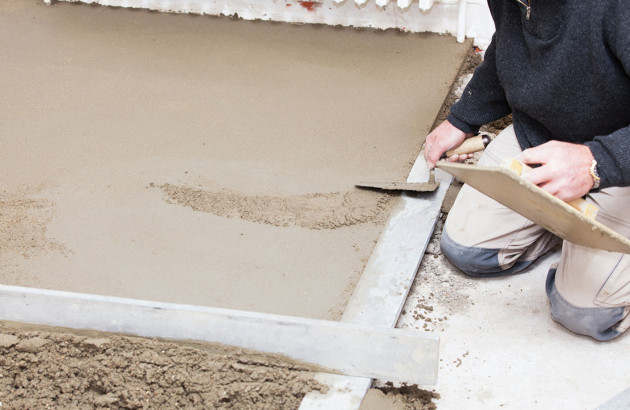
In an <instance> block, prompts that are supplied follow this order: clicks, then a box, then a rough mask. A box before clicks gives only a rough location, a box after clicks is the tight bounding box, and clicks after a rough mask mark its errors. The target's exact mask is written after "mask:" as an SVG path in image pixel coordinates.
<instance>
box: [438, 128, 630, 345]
mask: <svg viewBox="0 0 630 410" xmlns="http://www.w3.org/2000/svg"><path fill="white" fill-rule="evenodd" d="M520 152H521V148H520V146H519V145H518V142H517V141H516V136H515V134H514V130H513V128H512V126H509V127H508V128H507V129H505V130H504V131H503V132H502V133H501V134H500V135H499V136H498V137H497V138H495V139H494V140H493V141H492V143H491V144H490V145H489V146H488V147H487V149H486V151H485V152H484V154H483V155H482V157H481V159H480V161H479V165H486V166H497V165H499V164H500V162H501V160H502V159H503V158H507V157H515V156H517V155H518V154H519V153H520ZM586 199H587V201H589V202H593V203H594V204H595V205H597V207H598V208H599V213H598V216H597V220H598V221H599V222H601V223H602V224H604V225H606V226H608V227H610V228H611V229H613V230H615V231H617V232H618V233H620V234H621V235H623V236H625V237H630V187H613V188H606V189H602V190H601V191H600V192H597V193H591V194H590V195H588V196H587V197H586ZM560 242H562V241H561V240H560V238H557V237H556V236H555V235H553V234H551V233H550V232H548V231H546V230H545V229H543V228H541V227H540V226H538V225H536V224H534V223H532V222H531V221H529V220H527V219H526V218H524V217H522V216H520V215H519V214H517V213H515V212H513V211H511V210H510V209H508V208H506V207H505V206H503V205H501V204H499V203H498V202H496V201H494V200H493V199H490V198H489V197H487V196H485V195H483V194H481V193H480V192H478V191H476V190H475V189H473V188H471V187H469V186H468V185H464V186H463V187H462V190H461V191H460V193H459V195H458V197H457V199H456V201H455V203H454V205H453V207H452V209H451V211H450V213H449V215H448V218H447V221H446V224H445V227H444V232H443V240H442V249H443V251H444V253H445V255H446V256H447V258H448V259H449V260H451V262H453V264H454V265H455V266H456V267H457V268H459V269H460V270H462V271H463V272H465V273H468V274H470V275H472V276H484V277H488V276H499V275H506V274H511V273H517V272H519V271H521V270H523V269H525V268H526V267H527V266H529V264H531V263H532V262H533V261H535V260H536V259H537V258H538V257H540V256H542V255H543V254H544V253H546V252H547V251H548V250H550V249H551V248H553V247H554V246H556V245H557V244H559V243H560ZM547 293H548V296H549V299H550V301H551V304H552V316H553V318H554V319H555V320H556V321H558V322H560V323H561V324H563V325H564V326H565V327H567V328H569V329H570V330H572V331H574V332H576V333H580V334H585V335H589V336H591V337H594V338H596V339H598V340H609V339H612V338H614V337H617V336H618V335H619V334H621V333H623V332H624V331H625V330H626V329H627V328H628V327H629V326H630V315H628V313H629V312H630V255H625V254H620V253H613V252H607V251H601V250H596V249H592V248H587V247H583V246H579V245H575V244H572V243H570V242H567V241H564V243H563V244H562V256H561V259H560V262H559V264H558V265H557V266H554V267H552V269H551V271H550V274H549V277H548V279H547Z"/></svg>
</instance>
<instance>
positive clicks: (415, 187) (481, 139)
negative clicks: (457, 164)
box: [355, 135, 490, 192]
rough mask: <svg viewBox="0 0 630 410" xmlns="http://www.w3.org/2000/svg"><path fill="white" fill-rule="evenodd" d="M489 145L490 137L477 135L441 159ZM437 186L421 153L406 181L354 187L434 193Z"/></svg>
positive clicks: (361, 183)
mask: <svg viewBox="0 0 630 410" xmlns="http://www.w3.org/2000/svg"><path fill="white" fill-rule="evenodd" d="M489 143H490V137H489V136H488V135H477V136H475V137H472V138H468V139H466V140H465V141H464V142H463V143H462V144H461V145H460V146H459V147H457V148H455V149H452V150H450V151H447V152H446V153H445V154H444V155H443V156H442V158H448V157H451V156H453V155H461V154H472V153H473V152H477V151H481V150H483V149H484V148H485V147H486V146H487V145H488V144H489ZM420 181H422V182H420ZM439 185H440V184H439V183H437V182H435V174H434V172H433V170H429V168H427V164H426V161H425V159H424V152H421V153H420V155H418V159H416V162H415V163H414V165H413V168H411V171H410V172H409V178H407V181H405V182H389V181H386V182H359V183H358V184H356V185H355V186H356V187H357V188H370V189H382V190H385V191H413V192H432V191H435V190H436V189H437V187H438V186H439Z"/></svg>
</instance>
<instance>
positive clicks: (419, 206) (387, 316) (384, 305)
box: [300, 153, 453, 410]
mask: <svg viewBox="0 0 630 410" xmlns="http://www.w3.org/2000/svg"><path fill="white" fill-rule="evenodd" d="M428 176H429V172H428V169H427V167H426V163H425V161H424V158H423V154H422V153H421V154H420V155H419V156H418V159H417V160H416V162H415V163H414V166H413V168H412V169H411V172H410V173H409V177H408V178H407V182H425V181H427V179H428ZM436 180H437V181H438V182H439V183H440V186H439V187H438V189H437V190H435V191H434V192H431V193H422V194H413V195H408V194H402V195H401V197H400V200H399V203H398V204H397V206H396V208H395V209H394V211H393V212H392V215H391V216H390V218H389V220H388V222H387V225H386V226H385V229H384V230H383V232H382V233H381V236H380V237H379V240H378V242H377V244H376V246H375V248H374V251H373V252H372V255H371V256H370V259H369V260H368V263H367V266H366V268H365V270H364V271H363V273H362V274H361V278H360V279H359V283H358V284H357V286H356V288H355V290H354V292H353V294H352V297H351V298H350V301H349V302H348V306H347V307H346V310H345V312H344V314H343V317H342V319H341V320H342V321H345V322H351V323H359V324H371V325H375V326H383V327H394V326H395V325H396V322H397V321H398V317H399V315H400V312H401V310H402V308H403V306H404V304H405V301H406V299H407V295H408V293H409V290H410V288H411V285H412V283H413V280H414V278H415V276H416V272H417V271H418V268H419V266H420V262H421V261H422V257H423V256H424V253H425V251H426V248H427V245H428V244H429V240H430V239H431V236H432V235H433V230H434V229H435V224H436V222H437V219H438V218H439V216H440V212H441V208H442V202H443V201H444V197H445V196H446V191H447V190H448V187H449V185H450V184H451V182H452V180H453V177H452V176H450V175H449V174H447V173H445V172H443V171H441V170H439V169H438V170H436ZM436 366H437V364H436ZM315 378H316V379H317V380H318V381H320V382H322V383H324V384H327V385H329V386H330V389H329V392H328V393H327V394H321V393H318V392H311V393H309V394H307V395H306V396H305V397H304V399H303V400H302V404H301V405H300V410H314V409H322V410H324V409H345V410H350V409H358V408H359V407H360V405H361V402H362V401H363V398H364V396H365V394H366V393H367V391H368V389H369V388H370V386H371V385H372V379H369V378H362V377H349V376H339V375H334V374H328V373H318V374H317V375H316V376H315Z"/></svg>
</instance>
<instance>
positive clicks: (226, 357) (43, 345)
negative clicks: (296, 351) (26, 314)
mask: <svg viewBox="0 0 630 410" xmlns="http://www.w3.org/2000/svg"><path fill="white" fill-rule="evenodd" d="M327 389H328V388H327V387H326V386H324V385H322V384H320V383H319V382H317V381H315V380H314V379H313V369H312V368H308V367H306V366H304V365H301V364H295V363H292V362H290V361H288V360H285V359H283V358H281V357H277V356H273V355H262V354H256V353H252V352H248V351H244V350H241V349H235V348H228V347H223V346H212V345H205V344H204V345H193V344H188V345H187V344H179V343H173V342H165V341H159V340H153V339H144V338H139V337H127V336H120V335H114V334H103V333H96V332H92V333H91V334H89V335H77V334H72V333H67V332H64V333H57V332H51V331H39V330H30V331H24V330H23V329H17V328H14V327H11V326H9V325H7V324H3V325H0V398H1V399H0V400H1V401H2V404H1V406H2V408H3V409H5V408H8V409H27V408H33V409H34V408H39V409H41V408H50V407H54V408H87V407H91V408H112V407H115V408H127V409H144V408H176V407H183V408H238V409H248V408H256V409H264V408H269V409H279V408H297V407H299V404H300V401H301V400H302V398H303V397H304V395H305V394H306V393H308V392H310V391H313V390H317V391H322V392H326V391H327Z"/></svg>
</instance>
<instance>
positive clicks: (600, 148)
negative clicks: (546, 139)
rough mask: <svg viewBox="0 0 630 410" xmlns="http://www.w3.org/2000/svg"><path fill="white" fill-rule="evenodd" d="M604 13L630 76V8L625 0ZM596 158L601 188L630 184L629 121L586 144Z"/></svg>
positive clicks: (611, 43)
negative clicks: (623, 125) (625, 124)
mask: <svg viewBox="0 0 630 410" xmlns="http://www.w3.org/2000/svg"><path fill="white" fill-rule="evenodd" d="M612 3H613V4H614V6H613V7H610V8H609V9H608V13H607V15H605V18H604V22H605V27H604V32H605V36H606V38H607V42H608V45H609V47H610V49H611V51H612V53H613V54H615V56H616V57H617V59H618V60H619V62H620V64H621V66H622V67H623V70H624V71H625V73H626V75H628V77H630V24H628V21H630V10H629V9H628V7H627V2H626V0H617V1H613V2H612ZM628 109H630V107H628ZM586 145H587V146H588V147H589V148H590V149H591V152H592V153H593V157H595V160H596V161H597V170H598V172H599V175H600V177H601V179H602V180H601V184H600V189H601V188H607V187H612V186H630V124H628V125H627V126H625V127H622V128H619V129H618V130H616V131H614V132H613V133H611V134H608V135H601V136H597V137H595V138H594V139H593V140H592V141H589V142H587V143H586Z"/></svg>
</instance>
